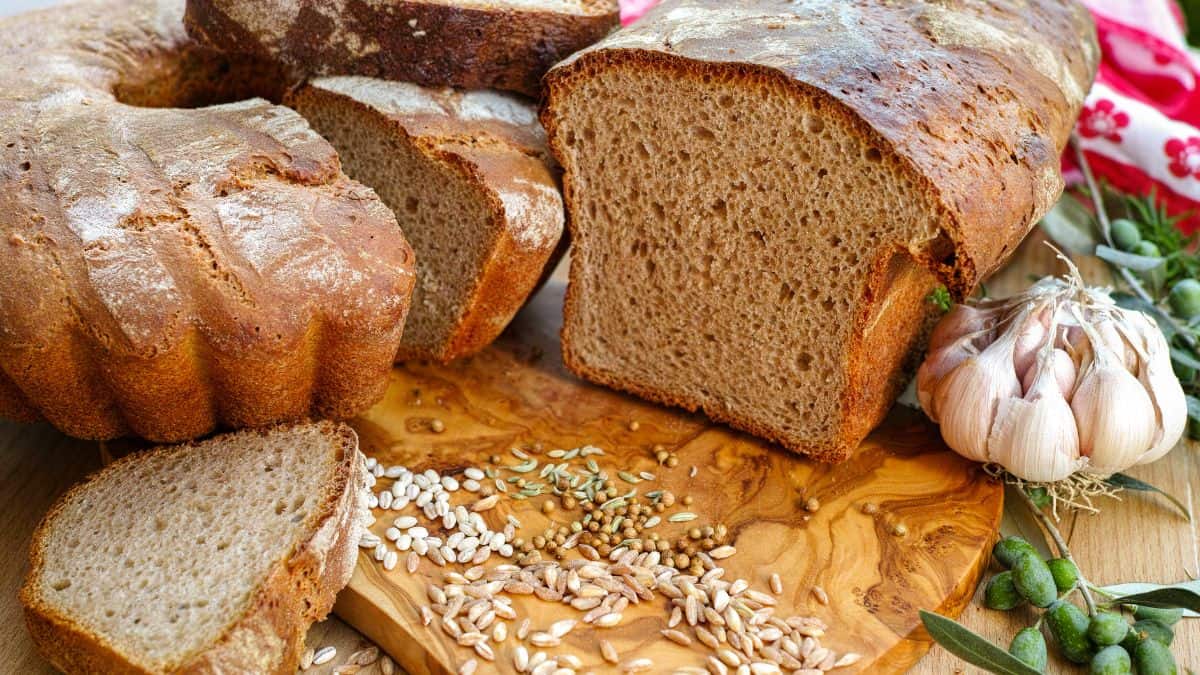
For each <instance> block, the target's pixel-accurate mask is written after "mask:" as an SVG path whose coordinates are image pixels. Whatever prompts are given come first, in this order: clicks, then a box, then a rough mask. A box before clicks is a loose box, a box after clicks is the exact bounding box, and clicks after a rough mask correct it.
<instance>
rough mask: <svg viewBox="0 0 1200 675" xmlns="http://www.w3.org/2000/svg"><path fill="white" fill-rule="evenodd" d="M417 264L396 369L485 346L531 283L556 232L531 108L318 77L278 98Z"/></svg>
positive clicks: (491, 95)
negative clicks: (374, 205)
mask: <svg viewBox="0 0 1200 675" xmlns="http://www.w3.org/2000/svg"><path fill="white" fill-rule="evenodd" d="M287 102H288V104H289V105H291V106H292V107H294V108H295V109H296V110H297V111H299V112H300V114H301V115H303V116H304V117H305V118H307V119H308V122H309V124H311V125H312V126H313V128H314V129H316V130H317V132H319V133H320V134H321V135H322V136H323V137H325V138H326V139H328V140H329V142H330V143H332V144H333V145H334V147H335V148H337V151H338V154H339V155H340V157H341V160H342V165H343V166H344V167H345V170H346V172H347V173H348V174H350V175H351V176H353V177H354V178H355V180H358V181H361V182H363V183H365V184H366V185H368V186H370V187H372V188H374V190H375V192H376V193H378V194H379V196H380V197H381V198H382V199H383V201H384V203H386V204H387V205H388V206H390V207H391V208H392V210H393V212H395V214H396V219H397V220H398V221H399V223H400V226H401V228H402V229H403V230H404V233H405V235H406V237H407V238H408V241H409V242H410V243H411V244H412V246H413V249H414V251H415V252H416V258H417V275H416V288H415V289H414V291H413V301H412V308H411V311H410V313H409V315H408V321H407V323H406V324H405V329H404V336H403V339H402V341H401V343H400V351H399V355H398V359H399V360H407V359H416V358H422V359H435V360H439V361H449V360H451V359H455V358H458V357H461V356H466V355H468V354H472V353H475V352H477V351H479V350H480V349H482V348H483V347H485V346H487V345H488V344H490V343H491V342H492V340H494V339H495V338H496V336H498V335H499V334H500V333H501V331H503V330H504V327H505V326H507V325H508V323H509V321H510V320H511V319H512V317H513V315H514V314H516V312H517V310H518V309H520V308H521V305H522V304H524V302H525V300H526V298H528V296H529V294H530V293H531V292H532V291H533V290H534V288H535V287H536V286H537V284H538V281H539V279H540V278H541V276H542V273H543V270H545V269H546V267H547V262H548V261H549V260H551V259H556V256H555V252H556V248H557V244H558V243H559V239H560V237H561V235H562V230H563V218H564V216H563V205H562V195H561V193H560V192H559V187H558V179H557V172H558V170H557V165H555V164H554V161H553V160H552V159H550V153H549V151H548V150H547V149H546V140H545V133H544V132H543V131H542V127H541V125H539V124H538V121H537V112H536V109H535V108H534V106H533V105H532V104H531V103H529V102H527V101H525V100H523V99H520V98H518V97H516V96H512V95H508V94H502V93H499V92H495V91H488V90H477V91H465V92H464V91H458V90H453V89H427V88H424V87H420V86H418V85H415V84H410V83H406V82H388V81H384V80H377V79H372V78H365V77H328V78H320V79H317V80H314V81H313V82H312V83H311V84H310V85H309V86H306V87H304V88H303V89H301V90H300V91H298V92H296V93H294V94H292V95H290V96H289V98H288V100H287Z"/></svg>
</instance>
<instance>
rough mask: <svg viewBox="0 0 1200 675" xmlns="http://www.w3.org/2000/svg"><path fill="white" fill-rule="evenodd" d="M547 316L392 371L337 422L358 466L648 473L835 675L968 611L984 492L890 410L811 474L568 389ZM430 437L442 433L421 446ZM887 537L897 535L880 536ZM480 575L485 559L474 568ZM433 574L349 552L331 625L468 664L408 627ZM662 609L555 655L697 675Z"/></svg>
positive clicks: (403, 654) (397, 648)
mask: <svg viewBox="0 0 1200 675" xmlns="http://www.w3.org/2000/svg"><path fill="white" fill-rule="evenodd" d="M561 300H562V287H561V286H551V287H549V288H547V289H544V290H543V291H542V293H540V294H539V296H538V297H537V298H536V299H535V300H534V302H533V303H532V304H531V305H530V306H529V307H527V308H526V309H525V310H524V311H523V312H522V314H521V316H520V317H518V320H517V321H516V322H515V323H514V325H513V326H512V327H511V328H510V330H509V331H508V332H507V333H506V334H505V336H504V337H503V338H502V339H501V340H500V341H499V342H498V343H497V344H496V345H494V346H493V347H491V348H489V349H488V350H487V351H485V352H484V353H482V354H480V355H479V356H476V357H473V358H470V359H466V360H463V361H461V362H458V363H455V364H452V365H448V366H446V365H426V364H410V365H408V366H405V367H403V368H397V369H396V370H395V371H394V373H393V375H392V383H391V387H390V389H389V391H388V393H387V396H386V398H385V399H384V401H383V402H381V403H380V404H379V405H378V406H376V407H375V408H374V409H373V410H372V411H371V412H370V413H369V414H367V415H365V416H364V417H363V418H361V419H359V420H357V421H355V422H354V423H353V424H354V426H355V428H356V429H357V431H358V433H359V438H360V442H361V447H362V450H363V451H364V452H365V453H366V454H367V455H368V456H371V457H376V458H378V459H379V461H381V462H384V463H386V464H388V465H392V464H403V465H405V466H408V467H409V468H416V469H424V468H429V467H432V468H435V469H437V470H439V471H443V472H445V471H454V470H460V469H463V468H466V467H470V466H484V465H485V463H486V461H487V458H488V457H490V456H492V455H503V456H505V458H506V460H509V461H515V460H512V457H511V456H510V455H508V451H509V449H510V448H512V447H515V446H519V445H520V444H522V443H532V442H538V441H540V442H542V443H543V444H544V445H545V446H546V448H547V449H549V448H566V449H570V448H576V447H580V446H583V445H589V444H590V445H594V446H598V447H600V448H603V449H604V450H605V451H606V453H607V454H606V455H605V456H604V457H602V458H597V459H602V460H603V465H604V466H606V467H609V468H610V473H615V471H616V469H623V470H627V471H630V472H633V473H637V472H639V471H650V472H653V473H655V474H656V480H657V482H658V483H659V487H666V488H668V489H670V490H672V491H673V492H675V493H676V494H677V495H680V496H683V495H692V496H693V498H694V500H695V501H694V503H693V504H692V505H691V506H690V507H688V510H690V511H692V512H694V513H697V514H699V515H700V516H701V517H702V518H704V519H706V520H708V521H710V522H713V523H716V522H722V523H725V524H726V525H728V527H729V529H730V531H731V532H732V533H733V535H732V536H733V538H734V539H735V541H734V544H735V546H736V548H737V551H738V553H737V554H736V555H735V556H733V557H732V558H729V559H726V560H724V561H723V564H724V566H725V568H726V569H727V570H728V573H727V574H726V576H725V578H726V580H730V579H733V578H745V579H746V580H747V581H750V582H751V583H752V585H753V587H755V588H758V589H759V590H763V591H766V590H768V579H769V577H770V575H771V574H772V573H773V572H776V573H779V574H780V576H781V577H782V579H783V581H784V587H785V591H784V593H783V595H782V598H781V601H780V607H779V611H778V614H780V615H782V616H789V615H793V614H797V615H803V616H816V617H820V618H821V619H823V620H825V621H826V622H827V623H828V624H829V625H830V630H829V632H828V634H827V635H826V636H825V637H824V638H822V644H823V645H824V646H826V647H830V648H832V649H834V650H836V651H837V652H838V653H844V652H857V653H859V654H862V655H863V658H862V660H861V661H859V662H858V664H856V665H855V666H853V667H851V668H845V669H841V670H839V671H838V672H846V673H848V672H860V671H861V672H900V671H903V670H905V669H907V668H908V667H909V666H910V665H911V664H913V663H914V662H915V661H916V660H917V659H919V658H920V656H921V655H922V654H924V653H925V651H926V650H927V649H928V647H929V642H928V638H927V636H925V635H924V633H923V631H922V630H921V629H920V628H919V620H918V617H917V611H918V610H919V609H932V610H936V611H939V612H941V613H945V614H950V615H953V616H957V615H958V614H959V612H960V611H961V610H962V608H963V607H964V605H965V603H967V602H968V600H969V599H970V597H971V594H972V593H973V591H974V589H975V587H976V584H977V582H978V580H979V577H980V574H981V573H982V570H983V568H984V566H985V565H986V562H987V552H988V550H989V547H990V545H991V543H992V541H993V539H994V537H995V534H996V531H997V528H998V524H999V522H1000V517H1001V510H1002V500H1003V497H1002V493H1003V491H1002V489H1001V487H1000V485H999V484H997V483H995V482H994V481H992V480H990V479H989V478H987V477H986V475H984V474H983V473H982V472H981V471H980V470H979V469H978V468H977V467H975V466H974V465H972V464H970V463H968V462H966V461H963V460H961V459H960V458H958V457H957V456H956V455H954V454H953V453H951V452H950V451H948V450H947V449H946V448H945V446H943V445H942V443H941V441H940V440H939V437H938V434H937V431H936V429H934V428H932V427H931V426H930V425H929V424H927V423H926V422H924V421H923V418H921V417H920V416H919V415H917V414H915V413H912V412H906V411H905V410H904V409H902V408H898V409H897V410H896V411H894V412H893V414H892V416H891V417H890V418H889V420H888V421H887V422H886V423H885V424H884V426H883V427H882V428H881V429H880V430H878V431H877V432H876V433H875V434H874V435H873V436H871V437H870V438H869V439H868V440H867V441H866V442H865V443H864V444H863V446H862V447H861V448H860V449H859V450H858V452H857V453H856V454H855V455H854V457H853V458H852V459H851V460H850V461H848V462H847V463H845V464H842V465H838V466H825V465H819V464H814V463H810V462H807V461H804V460H801V459H799V458H798V457H796V456H793V455H791V454H789V453H787V452H785V451H782V450H780V449H778V448H775V447H773V446H771V445H769V444H766V443H763V442H761V441H758V440H756V439H753V438H750V437H748V436H745V435H742V434H739V433H736V432H733V431H731V430H729V429H728V428H725V427H722V426H718V425H714V424H712V423H711V422H708V421H707V420H706V419H704V418H702V417H700V416H695V415H688V414H686V413H683V412H680V411H677V410H669V409H665V408H660V407H657V406H654V405H651V404H647V403H643V402H641V401H638V400H636V399H633V398H631V397H627V396H624V395H621V394H617V393H614V392H611V391H608V390H605V389H601V388H598V387H594V386H591V385H589V384H585V383H583V382H582V381H580V380H578V379H576V378H574V377H572V376H571V375H569V374H567V373H566V372H565V370H564V369H563V367H562V365H561V359H560V357H559V351H558V347H557V335H558V326H559V308H560V307H561ZM434 420H439V421H440V422H441V424H442V425H444V431H442V432H441V433H435V432H434V431H433V429H434V428H435V427H437V426H438V425H436V424H435V423H434ZM634 423H636V424H634ZM656 444H661V445H663V446H665V447H666V448H668V449H670V450H672V451H674V452H675V453H676V454H677V456H678V457H679V460H680V462H679V466H678V467H677V468H675V469H671V470H667V469H664V468H663V467H660V466H658V465H657V462H656V461H655V459H654V457H653V456H652V453H651V452H650V448H651V447H653V446H654V445H656ZM692 466H695V467H697V469H696V476H695V477H694V478H690V477H689V474H690V473H691V471H690V467H692ZM812 497H815V498H816V499H817V500H819V502H820V507H819V508H818V509H817V510H816V511H815V512H809V511H808V510H806V509H805V508H804V504H805V502H806V500H808V499H809V498H812ZM541 501H544V498H541V499H538V500H528V501H520V502H518V501H513V500H505V501H502V502H501V507H498V511H499V512H498V513H496V512H493V513H489V514H488V515H489V521H491V522H492V524H493V527H496V528H497V529H498V528H499V523H502V522H503V521H502V517H503V515H504V514H506V513H510V512H511V513H514V514H515V515H516V516H517V517H518V518H519V519H520V520H521V522H522V524H523V529H525V530H527V531H528V532H527V535H528V536H532V534H534V533H535V532H540V531H541V530H543V529H544V528H545V527H546V525H547V523H548V520H549V519H548V518H547V517H546V516H544V515H543V514H542V513H541V512H540V511H539V510H538V507H539V506H540V504H541ZM866 503H871V504H874V505H877V507H878V510H877V512H875V513H873V514H869V513H864V510H863V505H864V504H866ZM868 510H871V509H868ZM405 513H408V512H407V511H405ZM377 515H379V521H378V522H377V523H376V524H375V525H374V526H373V528H372V529H373V531H375V532H376V533H377V534H380V535H381V536H382V534H383V531H384V530H385V529H386V528H387V527H388V526H389V525H390V523H391V520H392V519H393V518H394V517H395V516H396V515H399V513H397V512H395V511H387V512H378V511H377ZM553 515H554V516H555V518H556V519H557V520H559V521H564V520H565V518H564V517H563V515H562V514H561V513H555V514H553ZM897 526H902V527H901V529H902V530H904V529H906V533H905V534H903V535H898V534H897V533H896V532H897ZM686 527H688V526H687V525H683V524H674V523H664V524H663V525H662V526H660V527H659V528H657V529H658V530H660V531H661V532H662V533H663V534H664V535H665V534H667V533H669V532H672V531H675V530H678V531H680V532H682V531H683V530H684V528H686ZM498 562H499V561H498V559H497V558H496V557H493V558H492V561H491V562H490V563H489V564H493V565H494V564H497V563H498ZM442 574H443V570H442V569H440V568H437V567H436V566H434V565H433V563H431V562H429V561H427V560H424V559H423V560H422V563H421V567H420V568H419V569H418V571H417V574H415V575H409V574H408V573H407V572H406V571H405V570H404V564H403V558H402V562H401V564H400V565H399V566H398V567H397V568H396V569H395V570H393V571H385V570H384V569H383V567H382V566H381V565H380V564H379V563H377V562H375V561H374V559H373V558H372V557H371V555H370V552H369V551H364V552H363V553H361V555H360V559H359V564H358V566H357V569H356V571H355V574H354V578H353V580H352V581H351V582H350V585H349V587H348V588H347V589H346V590H345V591H343V592H342V593H341V595H340V596H339V598H338V603H337V606H336V608H335V611H336V613H337V614H338V615H339V616H340V617H341V618H342V619H344V620H345V621H347V622H348V623H350V624H351V625H352V626H354V627H355V628H357V629H358V630H360V631H361V632H362V633H364V634H365V635H366V636H367V637H369V638H371V639H372V640H374V641H375V642H376V643H378V644H379V645H380V646H381V647H382V648H383V649H384V650H386V651H387V652H388V653H389V654H391V655H392V656H393V657H394V658H396V659H397V660H398V661H399V663H400V664H401V666H402V667H404V668H405V669H406V670H407V671H408V672H409V673H412V675H422V674H424V673H446V672H450V673H454V672H457V670H458V668H459V666H461V664H462V663H463V662H465V661H466V660H468V659H470V658H472V657H474V656H475V655H474V653H473V652H471V651H470V650H468V649H465V648H462V647H458V646H457V645H456V644H455V643H454V642H453V641H452V640H451V639H450V638H449V637H448V636H446V635H445V634H444V633H443V632H442V631H441V630H438V629H437V628H436V623H435V624H434V626H433V627H430V628H426V627H425V626H423V625H422V622H421V621H420V618H419V617H420V615H419V608H420V606H421V605H423V604H426V603H427V600H426V591H425V587H426V584H427V583H428V582H430V581H434V582H437V583H439V584H440V583H441V579H442ZM815 586H820V587H821V588H823V589H824V590H825V591H826V593H827V594H828V598H829V603H828V605H823V604H821V603H819V602H818V601H817V600H816V598H815V596H814V593H813V588H814V587H815ZM665 603H666V599H665V598H660V599H656V601H654V602H650V603H642V605H640V606H639V607H637V608H636V611H627V612H626V613H625V620H624V622H623V623H622V624H621V625H620V626H619V627H617V628H612V629H606V630H605V629H591V630H579V629H577V630H576V631H574V632H572V633H571V634H570V635H569V636H568V640H566V641H565V642H564V645H566V646H569V650H570V651H571V652H572V653H574V654H576V655H577V656H579V657H580V658H582V659H583V660H584V662H585V664H586V666H587V667H589V668H594V669H595V670H596V671H597V672H609V671H611V669H612V668H611V666H609V667H607V668H606V667H605V664H604V663H603V661H602V660H601V658H600V655H599V649H598V641H599V639H601V638H604V639H608V640H609V641H610V642H612V643H613V644H614V645H616V646H617V648H618V650H619V651H620V653H621V656H622V658H623V659H631V658H635V657H649V658H651V659H653V661H654V664H655V666H654V672H670V670H671V669H672V668H674V667H682V666H701V665H702V664H703V660H704V657H705V655H706V654H707V653H708V651H707V650H706V649H705V648H704V647H701V646H699V645H694V646H692V647H691V648H685V647H681V646H678V645H675V644H673V643H671V642H668V641H667V640H665V639H663V638H661V637H660V636H659V630H661V629H663V628H666V618H667V609H666V607H667V605H666V604H665ZM514 604H515V606H516V607H517V608H518V612H519V613H520V614H521V616H529V617H531V618H532V619H533V624H534V627H535V629H540V630H544V629H545V628H546V627H547V626H548V625H549V624H550V623H551V622H553V621H556V620H558V619H563V618H578V617H579V614H580V612H576V611H575V610H572V609H570V608H569V607H566V606H563V605H557V604H550V603H545V602H541V601H539V600H537V599H536V598H527V597H519V598H517V599H516V601H515V603H514ZM518 622H519V620H518ZM518 622H514V623H513V624H512V628H515V627H516V623H518ZM510 632H511V631H510ZM516 644H517V641H516V639H515V638H514V637H509V638H508V640H507V641H506V642H505V643H504V644H503V646H502V647H501V648H499V649H497V661H496V667H497V668H498V669H499V672H511V664H512V653H511V650H512V649H513V648H514V647H515V645H516ZM484 665H485V666H486V665H487V664H486V663H485V664H484ZM480 672H489V670H488V669H487V668H482V669H481V671H480Z"/></svg>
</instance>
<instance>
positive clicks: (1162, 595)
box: [1100, 580, 1200, 618]
mask: <svg viewBox="0 0 1200 675" xmlns="http://www.w3.org/2000/svg"><path fill="white" fill-rule="evenodd" d="M1100 590H1102V591H1104V593H1105V594H1106V595H1115V596H1116V597H1114V598H1112V599H1111V600H1110V601H1109V602H1110V603H1111V604H1114V605H1141V606H1143V607H1161V608H1167V609H1174V608H1176V607H1178V608H1180V609H1183V610H1186V611H1185V612H1184V615H1185V616H1188V617H1192V618H1195V617H1198V616H1200V580H1196V581H1185V582H1183V583H1180V584H1173V585H1171V586H1162V585H1158V584H1144V583H1137V584H1118V585H1116V586H1105V587H1103V588H1101V589H1100Z"/></svg>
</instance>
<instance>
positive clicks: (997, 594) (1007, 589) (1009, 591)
mask: <svg viewBox="0 0 1200 675" xmlns="http://www.w3.org/2000/svg"><path fill="white" fill-rule="evenodd" d="M1024 603H1025V598H1023V597H1021V594H1020V593H1019V592H1017V587H1016V586H1015V585H1014V584H1013V573H1012V571H1011V570H1005V571H1003V572H1001V573H999V574H997V575H996V576H994V577H992V579H991V581H988V585H987V588H986V589H984V591H983V604H984V606H986V607H987V608H988V609H998V610H1000V611H1002V612H1007V611H1008V610H1010V609H1013V608H1015V607H1019V606H1021V605H1022V604H1024Z"/></svg>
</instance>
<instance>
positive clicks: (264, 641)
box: [20, 422, 367, 675]
mask: <svg viewBox="0 0 1200 675" xmlns="http://www.w3.org/2000/svg"><path fill="white" fill-rule="evenodd" d="M319 425H320V426H321V427H322V433H323V434H325V435H328V436H334V437H336V441H335V442H336V443H337V444H338V448H339V450H340V454H339V457H338V458H337V466H336V469H335V473H334V476H333V479H332V480H331V481H330V482H329V484H328V485H326V486H325V488H324V491H323V494H322V500H321V503H320V505H319V507H318V508H317V509H316V511H315V512H314V514H313V515H312V516H311V517H310V522H311V523H312V530H311V533H310V535H309V537H308V538H307V539H306V540H305V541H304V542H302V543H301V544H300V546H299V547H298V548H297V550H296V551H294V552H293V553H292V554H291V555H290V557H289V558H288V559H286V560H281V561H279V563H278V564H277V565H276V566H275V567H274V568H273V569H272V570H271V573H270V574H269V575H268V577H267V578H266V580H265V581H264V583H263V584H262V586H261V587H260V588H259V589H258V591H257V592H256V593H255V594H254V595H253V597H254V599H253V600H252V601H251V602H250V604H249V606H248V607H247V610H246V612H245V613H244V614H243V615H242V616H240V617H231V621H230V625H229V626H228V628H227V629H226V630H225V631H224V633H223V634H222V636H221V637H220V638H219V639H218V640H217V641H216V642H215V643H214V644H213V645H211V646H209V647H208V648H206V649H204V650H203V651H202V652H201V653H199V654H195V655H193V656H192V658H191V659H190V660H189V662H187V663H183V664H175V665H174V667H172V668H171V669H170V670H169V671H168V672H171V673H209V672H260V673H278V674H280V675H285V674H290V673H294V672H295V671H296V667H297V663H298V662H299V659H300V651H301V648H302V647H303V640H304V635H305V632H306V631H307V629H308V627H309V626H310V625H311V624H312V623H314V622H316V621H319V620H321V619H323V618H324V617H325V616H326V615H327V614H328V613H329V611H330V610H331V609H332V607H333V601H334V597H335V596H336V595H337V592H338V591H339V590H341V589H342V588H343V587H344V586H345V585H346V584H347V583H348V582H349V580H350V574H351V572H352V571H353V566H354V561H355V560H356V559H357V540H358V537H359V535H360V534H361V527H362V525H361V518H362V517H363V515H364V514H365V513H366V508H367V507H366V497H365V491H366V489H367V488H366V478H365V473H366V466H365V463H364V462H363V461H362V459H361V457H360V456H359V452H358V438H357V436H356V435H355V433H354V431H353V430H352V429H351V428H350V427H348V426H346V425H344V424H335V423H332V422H320V423H319ZM289 426H291V425H279V426H276V427H273V428H267V429H259V430H251V431H244V432H239V433H243V434H267V433H276V432H280V431H286V430H287V428H288V427H289ZM205 442H209V441H205ZM194 445H196V443H189V444H187V446H194ZM174 449H175V448H157V449H154V450H149V451H146V453H134V454H131V455H127V456H125V457H123V458H121V459H119V460H117V461H116V462H114V463H113V464H110V465H109V466H107V467H105V468H103V469H101V470H100V471H98V472H96V473H94V474H92V475H91V476H89V477H88V478H87V479H85V480H84V481H83V482H81V483H79V484H78V485H76V486H74V487H72V488H71V489H70V490H69V491H67V492H66V493H65V494H64V495H63V496H62V497H60V498H59V499H58V501H57V502H55V504H54V506H52V507H51V509H50V511H49V512H48V513H47V514H46V515H45V517H43V519H42V521H41V523H40V524H39V525H38V528H37V529H36V530H35V531H34V534H33V537H32V539H31V543H30V552H29V556H30V570H29V573H28V575H27V576H26V578H25V583H24V585H23V586H22V588H21V592H20V601H21V604H22V606H23V607H24V610H25V620H26V625H27V626H28V628H29V632H30V635H31V637H32V638H33V642H34V645H35V646H36V647H37V649H38V652H39V653H40V654H41V655H42V656H43V657H45V658H46V660H47V661H49V662H50V663H52V664H53V665H54V666H55V667H56V668H58V669H59V670H62V671H63V672H68V673H138V674H146V675H149V674H150V673H154V672H157V671H155V670H153V669H152V668H151V667H150V666H148V665H147V664H142V663H137V662H136V661H135V660H134V659H133V657H132V656H131V655H127V654H123V653H121V652H120V651H119V650H117V649H115V648H114V647H113V646H112V645H111V644H110V643H109V642H108V641H107V640H106V639H105V638H104V637H103V636H101V635H97V634H96V633H94V632H93V631H91V630H89V629H88V628H87V627H85V626H83V625H81V624H79V623H78V622H76V621H75V620H73V619H72V618H71V617H69V616H64V615H62V614H61V613H59V612H58V611H57V610H55V609H54V608H53V607H50V606H49V605H47V604H46V603H45V602H43V601H42V600H41V598H40V596H39V585H40V584H39V578H40V574H41V571H42V569H43V567H44V565H45V558H44V543H43V542H44V541H45V537H46V532H47V531H48V529H49V528H51V527H53V525H54V520H55V518H56V517H57V515H58V514H59V512H60V511H61V510H62V508H63V506H64V505H65V504H66V503H68V501H69V500H71V499H72V498H73V497H74V496H75V495H76V494H77V493H79V492H80V491H81V490H83V489H84V488H85V486H86V485H87V484H88V483H90V482H91V481H93V480H95V479H96V478H97V477H99V476H100V475H102V474H103V473H105V472H109V471H119V470H120V467H121V466H123V465H124V464H125V463H126V462H137V461H139V459H144V458H145V457H146V456H147V453H153V452H169V451H173V450H174Z"/></svg>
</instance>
